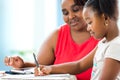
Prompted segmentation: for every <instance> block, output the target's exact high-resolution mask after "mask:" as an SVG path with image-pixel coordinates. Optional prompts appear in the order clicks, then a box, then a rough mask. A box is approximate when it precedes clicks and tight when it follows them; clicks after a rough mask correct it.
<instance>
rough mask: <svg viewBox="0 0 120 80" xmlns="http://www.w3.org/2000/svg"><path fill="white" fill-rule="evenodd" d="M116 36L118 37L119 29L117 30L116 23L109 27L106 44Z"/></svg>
mask: <svg viewBox="0 0 120 80" xmlns="http://www.w3.org/2000/svg"><path fill="white" fill-rule="evenodd" d="M118 35H119V29H118V26H117V23H116V24H111V26H109V30H108V33H107V36H106V40H107V42H109V41H111V40H113V39H114V38H115V37H117V36H118Z"/></svg>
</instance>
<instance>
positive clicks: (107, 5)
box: [84, 0, 118, 20]
mask: <svg viewBox="0 0 120 80" xmlns="http://www.w3.org/2000/svg"><path fill="white" fill-rule="evenodd" d="M117 3H118V1H117V0H88V1H87V2H86V4H85V6H84V7H91V8H92V9H93V11H96V12H97V13H98V15H101V14H104V15H105V16H108V17H110V18H113V19H115V20H117V18H118V6H117Z"/></svg>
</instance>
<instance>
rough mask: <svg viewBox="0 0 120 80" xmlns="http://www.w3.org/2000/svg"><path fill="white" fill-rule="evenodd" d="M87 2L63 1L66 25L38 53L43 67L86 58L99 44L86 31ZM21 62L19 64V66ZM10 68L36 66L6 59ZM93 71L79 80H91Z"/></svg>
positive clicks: (20, 60)
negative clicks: (84, 15)
mask: <svg viewBox="0 0 120 80" xmlns="http://www.w3.org/2000/svg"><path fill="white" fill-rule="evenodd" d="M85 2H86V0H75V1H74V0H62V2H61V3H62V13H63V19H64V21H65V22H66V24H64V25H62V26H61V27H60V28H59V29H58V30H56V31H55V32H54V33H53V34H52V35H51V36H50V37H49V38H48V39H47V40H46V41H45V43H44V44H43V46H42V47H41V49H40V50H39V53H38V56H37V58H38V62H39V63H40V64H42V65H51V64H60V63H65V62H72V61H76V60H78V59H81V58H83V57H84V56H86V55H87V54H88V53H89V52H90V51H91V50H92V49H93V48H94V47H95V46H96V44H97V43H98V41H97V40H95V39H94V38H93V37H91V36H90V34H89V32H88V31H87V30H86V28H87V25H86V23H85V21H84V20H83V18H82V10H83V6H84V4H85ZM18 62H19V64H18ZM5 63H6V65H8V66H12V67H15V68H20V67H30V66H32V67H33V66H35V64H31V63H28V62H24V61H23V60H22V59H21V58H20V57H10V58H6V59H5ZM90 73H91V69H89V70H87V71H85V72H83V73H81V74H79V75H77V78H78V79H79V80H89V79H90Z"/></svg>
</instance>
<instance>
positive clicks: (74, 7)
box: [72, 5, 82, 12]
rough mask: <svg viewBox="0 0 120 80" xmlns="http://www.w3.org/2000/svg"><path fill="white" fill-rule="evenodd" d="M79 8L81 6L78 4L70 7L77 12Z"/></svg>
mask: <svg viewBox="0 0 120 80" xmlns="http://www.w3.org/2000/svg"><path fill="white" fill-rule="evenodd" d="M81 9H82V8H81V6H78V5H75V6H73V7H72V11H73V12H78V11H79V10H81Z"/></svg>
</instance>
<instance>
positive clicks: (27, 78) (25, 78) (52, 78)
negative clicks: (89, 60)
mask: <svg viewBox="0 0 120 80" xmlns="http://www.w3.org/2000/svg"><path fill="white" fill-rule="evenodd" d="M1 79H2V80H77V79H76V77H75V76H73V75H69V74H51V75H46V76H37V77H36V76H34V74H28V75H6V76H4V77H1Z"/></svg>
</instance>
